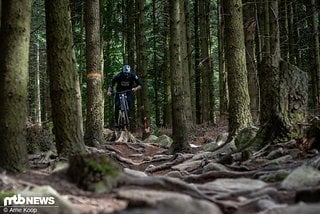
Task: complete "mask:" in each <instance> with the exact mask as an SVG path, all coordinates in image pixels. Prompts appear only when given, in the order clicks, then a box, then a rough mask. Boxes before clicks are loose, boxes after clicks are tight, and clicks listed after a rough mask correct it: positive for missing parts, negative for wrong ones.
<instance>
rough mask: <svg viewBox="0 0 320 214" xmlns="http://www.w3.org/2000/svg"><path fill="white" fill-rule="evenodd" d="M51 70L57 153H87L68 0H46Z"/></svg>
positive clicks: (49, 67)
mask: <svg viewBox="0 0 320 214" xmlns="http://www.w3.org/2000/svg"><path fill="white" fill-rule="evenodd" d="M45 6H46V27H47V32H46V35H47V53H48V73H49V75H50V95H51V103H52V119H53V125H54V133H55V139H56V147H57V151H58V154H59V155H60V156H63V157H68V156H70V155H74V154H79V153H85V147H84V141H83V130H82V113H81V112H82V111H81V110H82V109H81V93H80V89H79V77H78V73H77V71H76V65H75V62H76V60H75V53H74V49H73V39H72V25H71V17H70V10H69V1H68V0H56V1H51V0H46V2H45Z"/></svg>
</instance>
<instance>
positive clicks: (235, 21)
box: [224, 0, 252, 139]
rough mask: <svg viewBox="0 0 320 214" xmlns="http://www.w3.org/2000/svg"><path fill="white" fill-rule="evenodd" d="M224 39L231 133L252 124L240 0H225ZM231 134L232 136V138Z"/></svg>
mask: <svg viewBox="0 0 320 214" xmlns="http://www.w3.org/2000/svg"><path fill="white" fill-rule="evenodd" d="M224 3H225V5H224V6H225V7H224V10H225V14H228V15H226V16H225V39H226V50H225V51H226V66H227V71H228V88H229V101H230V103H229V114H230V117H229V133H230V134H229V136H230V137H231V138H232V137H233V136H234V135H236V134H237V133H238V132H239V131H240V130H241V129H243V128H245V127H248V126H250V125H251V124H252V119H251V114H250V97H249V92H248V80H247V70H246V57H245V44H244V31H243V15H242V4H241V0H226V1H224ZM231 138H229V139H231Z"/></svg>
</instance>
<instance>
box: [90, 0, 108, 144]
mask: <svg viewBox="0 0 320 214" xmlns="http://www.w3.org/2000/svg"><path fill="white" fill-rule="evenodd" d="M85 3H86V4H85V24H86V49H87V52H86V60H87V119H86V132H85V143H86V144H87V145H90V146H95V145H97V144H99V143H100V144H101V143H103V142H104V138H103V122H104V121H103V93H102V86H103V78H102V71H101V50H100V48H101V42H100V3H99V0H86V2H85Z"/></svg>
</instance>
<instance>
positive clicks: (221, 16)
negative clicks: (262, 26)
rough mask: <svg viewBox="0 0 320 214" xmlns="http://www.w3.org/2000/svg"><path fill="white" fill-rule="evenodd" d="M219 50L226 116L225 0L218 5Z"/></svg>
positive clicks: (221, 96) (221, 102) (221, 108)
mask: <svg viewBox="0 0 320 214" xmlns="http://www.w3.org/2000/svg"><path fill="white" fill-rule="evenodd" d="M218 16H219V17H218V19H219V20H218V22H219V23H218V25H219V26H218V47H219V48H218V50H219V53H218V55H219V81H220V83H219V85H220V88H219V90H220V117H222V118H223V117H224V116H226V115H227V114H228V106H229V99H228V97H229V94H228V81H227V71H226V64H225V40H224V39H223V38H224V36H223V35H224V29H225V20H224V10H223V0H220V1H219V5H218Z"/></svg>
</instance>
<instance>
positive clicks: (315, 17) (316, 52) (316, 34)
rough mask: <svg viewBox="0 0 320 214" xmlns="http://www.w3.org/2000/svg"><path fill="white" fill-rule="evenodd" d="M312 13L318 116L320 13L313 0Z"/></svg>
mask: <svg viewBox="0 0 320 214" xmlns="http://www.w3.org/2000/svg"><path fill="white" fill-rule="evenodd" d="M311 11H312V35H313V39H312V41H313V46H312V48H311V49H312V51H313V63H312V64H313V66H312V67H313V68H312V69H311V79H312V102H313V108H314V110H315V113H316V114H320V50H319V20H318V16H319V12H317V8H316V3H315V0H311Z"/></svg>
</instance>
